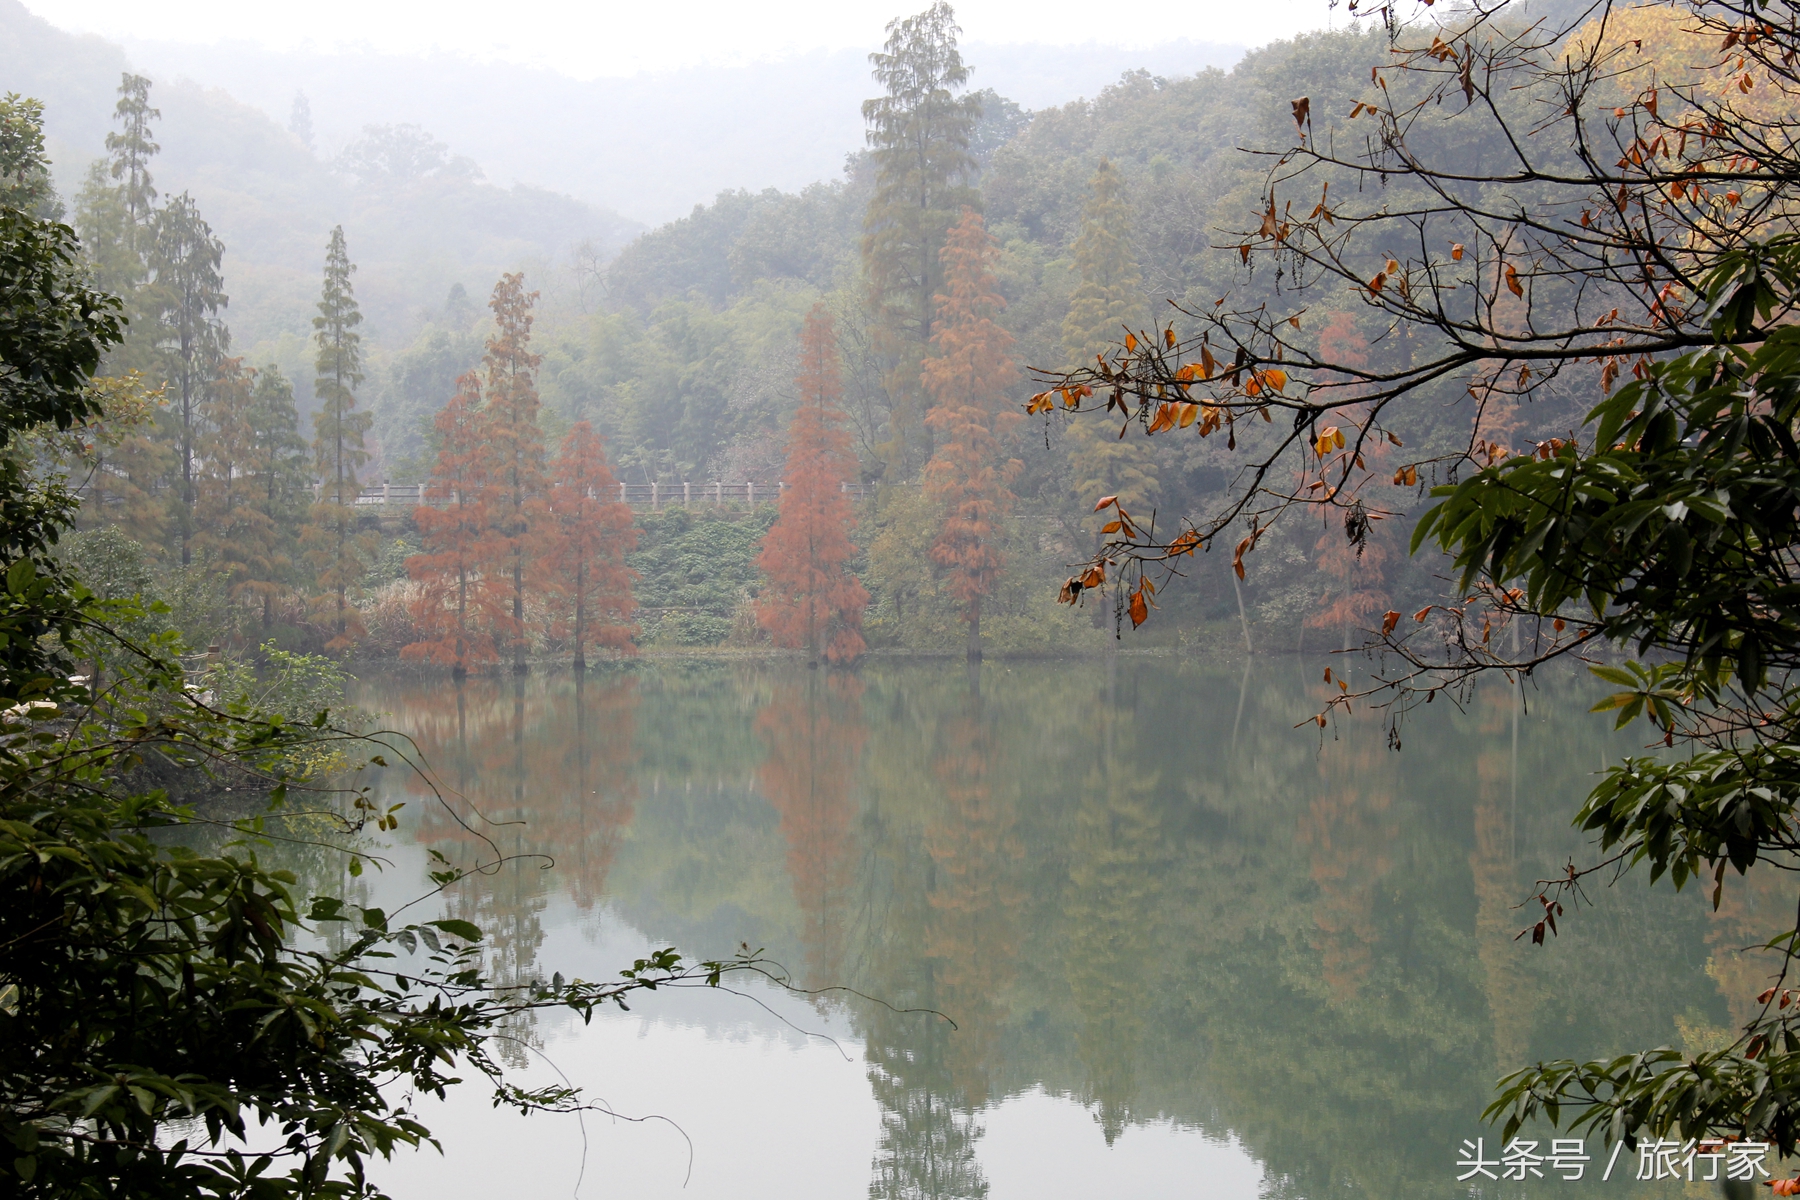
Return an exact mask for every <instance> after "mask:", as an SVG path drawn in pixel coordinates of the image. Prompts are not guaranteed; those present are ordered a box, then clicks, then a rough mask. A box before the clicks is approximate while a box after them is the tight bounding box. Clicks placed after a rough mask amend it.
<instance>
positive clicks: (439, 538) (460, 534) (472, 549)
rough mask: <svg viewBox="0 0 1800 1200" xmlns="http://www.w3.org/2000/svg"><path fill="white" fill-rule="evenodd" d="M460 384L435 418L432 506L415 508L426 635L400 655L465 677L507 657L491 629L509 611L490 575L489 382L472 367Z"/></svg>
mask: <svg viewBox="0 0 1800 1200" xmlns="http://www.w3.org/2000/svg"><path fill="white" fill-rule="evenodd" d="M456 383H457V386H456V395H455V396H454V397H452V398H451V400H450V403H448V404H446V405H444V407H443V408H442V409H441V410H440V411H439V412H438V415H437V419H436V421H435V422H434V423H435V425H436V427H437V433H438V439H439V444H438V456H437V462H436V463H435V464H434V465H433V466H432V469H431V480H430V482H429V483H427V484H426V486H425V495H424V500H425V503H424V504H421V505H420V506H419V507H418V508H416V509H414V510H413V520H414V521H416V522H417V523H418V526H419V536H420V539H421V540H422V541H423V542H424V545H425V553H423V554H415V555H413V556H412V557H411V558H409V559H407V560H406V570H407V573H408V574H409V575H411V576H412V577H413V578H414V579H416V580H417V581H419V583H420V584H422V585H423V586H422V588H421V590H420V592H419V595H418V596H417V597H416V598H415V599H414V601H413V608H412V612H413V620H414V622H415V623H416V624H417V625H418V627H419V632H420V633H421V634H424V635H425V636H424V637H423V638H422V639H421V640H419V641H417V642H414V643H413V644H412V645H410V646H407V647H406V648H405V649H403V650H402V651H401V652H400V653H401V656H402V657H404V658H412V659H422V660H425V661H428V662H437V663H445V664H447V665H449V667H450V668H451V670H452V671H453V672H454V673H455V674H456V675H457V676H459V677H460V676H462V675H466V674H467V673H468V670H469V668H470V667H473V666H480V665H482V664H484V663H491V662H494V661H496V660H497V659H498V658H499V655H498V653H497V652H496V650H495V648H494V638H493V634H492V632H491V631H492V629H493V626H494V621H495V618H496V617H499V618H501V619H504V616H503V612H502V610H501V609H500V606H499V605H500V602H501V597H500V596H498V595H497V594H496V592H497V589H496V588H495V586H494V580H493V579H492V578H491V577H490V576H487V575H484V574H483V572H482V567H483V564H484V562H485V560H486V559H487V557H488V548H487V538H488V485H489V477H488V449H487V444H486V442H485V441H484V440H483V434H484V426H485V422H484V421H483V420H482V418H481V381H480V379H479V378H478V377H477V376H476V375H475V373H474V372H473V371H471V372H469V373H468V374H466V375H464V376H463V377H462V378H461V379H459V380H457V381H456Z"/></svg>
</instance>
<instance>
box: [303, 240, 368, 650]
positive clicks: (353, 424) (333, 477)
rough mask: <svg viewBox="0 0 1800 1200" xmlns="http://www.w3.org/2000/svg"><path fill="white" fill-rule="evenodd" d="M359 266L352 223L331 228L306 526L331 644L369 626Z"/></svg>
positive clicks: (316, 330)
mask: <svg viewBox="0 0 1800 1200" xmlns="http://www.w3.org/2000/svg"><path fill="white" fill-rule="evenodd" d="M355 271H356V267H355V265H354V264H353V263H351V261H350V252H349V250H348V249H347V248H346V246H345V244H344V227H343V226H342V225H339V226H338V227H337V228H335V229H333V230H332V231H331V242H330V244H329V245H328V246H327V247H326V251H325V281H324V285H323V287H322V288H321V290H320V293H319V315H318V316H316V317H314V318H313V342H314V345H315V346H316V347H317V351H318V353H317V355H316V356H315V358H314V360H313V369H314V371H315V373H316V374H315V378H314V379H313V395H314V396H316V397H317V398H318V401H319V411H318V412H316V413H314V414H313V431H314V437H313V465H314V469H315V470H316V471H317V472H318V474H319V477H320V479H321V481H322V483H321V486H320V488H319V494H318V499H317V502H316V503H314V504H313V507H312V517H311V520H310V522H309V523H308V527H307V530H306V534H305V542H306V546H307V559H308V561H309V563H310V564H311V565H312V567H313V568H314V569H315V570H316V571H317V573H318V574H317V580H318V588H319V592H320V595H319V597H318V599H317V601H316V602H315V611H317V612H318V613H319V614H320V615H322V616H325V617H326V618H327V619H329V620H330V621H331V623H332V628H333V630H334V636H333V637H332V639H331V640H330V641H329V642H328V643H326V645H327V648H329V649H332V650H342V649H345V648H347V647H348V646H350V644H351V643H352V642H354V641H355V639H356V637H357V636H358V635H360V634H361V633H362V620H361V618H360V617H359V616H358V615H357V613H356V610H355V608H354V607H352V605H351V602H350V601H351V596H352V595H353V594H354V592H355V590H356V589H357V587H358V586H359V585H360V584H361V583H362V578H363V573H364V570H365V564H364V560H363V554H365V553H367V552H368V550H369V547H367V546H366V545H364V542H365V540H366V539H363V538H362V537H360V536H359V535H358V533H357V530H356V497H357V495H358V493H359V492H360V490H361V485H360V484H359V483H358V482H357V479H356V471H357V468H358V467H360V466H362V465H363V463H365V462H367V461H368V458H369V456H368V452H367V451H366V450H365V449H364V447H363V435H364V434H366V433H367V432H368V429H369V422H370V416H369V414H368V413H360V412H356V411H355V408H356V388H357V387H358V385H360V384H361V383H362V380H363V374H362V335H361V334H360V333H358V332H357V326H359V325H361V324H362V310H361V309H360V308H359V307H358V306H357V303H356V293H355V290H354V289H353V288H352V287H351V284H350V276H351V275H352V274H354V273H355Z"/></svg>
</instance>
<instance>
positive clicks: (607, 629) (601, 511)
mask: <svg viewBox="0 0 1800 1200" xmlns="http://www.w3.org/2000/svg"><path fill="white" fill-rule="evenodd" d="M554 478H555V484H554V487H553V488H552V489H551V493H550V514H549V516H550V520H549V529H548V535H549V536H548V542H549V545H548V548H547V549H548V553H547V554H546V556H545V562H546V566H547V568H548V570H549V575H550V586H551V591H552V594H553V596H554V597H555V598H556V600H557V601H558V607H559V609H560V610H561V612H560V613H559V617H560V620H561V623H564V624H565V625H566V628H567V630H568V634H569V639H570V641H571V643H572V644H573V648H574V651H575V666H576V667H578V668H580V667H585V666H587V646H588V643H589V642H592V643H594V644H595V645H597V646H603V647H606V648H607V649H609V650H614V651H617V652H618V653H620V654H630V653H633V652H634V650H635V647H633V645H632V642H631V638H632V635H633V634H635V633H636V632H637V626H635V625H633V624H632V623H631V615H632V612H633V611H634V610H635V609H636V608H637V602H636V601H635V600H634V599H633V598H632V595H631V585H632V582H633V581H634V580H635V579H636V578H637V572H636V571H633V570H632V569H631V568H630V567H628V566H626V565H625V556H626V555H627V554H629V553H630V552H631V551H632V550H633V549H634V548H636V546H637V523H636V521H635V520H634V519H633V517H632V515H631V509H630V507H629V506H627V505H626V504H625V503H623V502H622V501H621V500H620V499H619V496H618V489H619V481H618V480H617V479H615V478H614V477H613V473H612V468H611V467H609V466H607V463H606V448H605V447H604V446H603V445H602V444H601V442H600V435H599V434H597V433H595V432H594V427H593V426H592V425H590V424H588V423H587V422H586V421H577V422H576V423H575V427H574V428H573V429H571V430H569V436H568V437H566V438H564V439H563V444H562V450H561V451H560V452H559V453H558V454H557V456H556V463H555V465H554Z"/></svg>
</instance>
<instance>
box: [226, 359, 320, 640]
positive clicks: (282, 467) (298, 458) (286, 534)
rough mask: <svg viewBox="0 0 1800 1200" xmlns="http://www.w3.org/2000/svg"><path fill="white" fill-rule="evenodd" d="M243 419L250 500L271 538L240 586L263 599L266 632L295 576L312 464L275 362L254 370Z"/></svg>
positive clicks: (287, 388) (289, 389)
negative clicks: (251, 485)
mask: <svg viewBox="0 0 1800 1200" xmlns="http://www.w3.org/2000/svg"><path fill="white" fill-rule="evenodd" d="M246 420H247V421H248V422H249V426H250V437H251V439H252V442H253V450H252V455H251V477H252V479H253V481H254V483H255V497H254V499H253V500H252V503H253V504H255V506H256V507H257V509H258V511H260V512H261V513H262V514H263V517H264V518H265V520H266V524H267V529H268V531H269V533H268V536H269V543H268V548H267V552H266V555H267V556H266V560H265V564H264V566H263V567H261V568H259V569H258V570H255V571H250V572H247V573H246V575H245V580H244V584H243V589H244V590H245V591H246V592H249V593H251V594H253V595H255V596H257V597H259V598H260V599H261V600H262V627H263V630H264V631H265V632H267V631H268V630H269V629H270V628H271V627H272V626H273V625H274V623H275V601H276V600H277V599H278V598H279V597H280V596H281V594H282V593H283V591H285V590H286V589H287V588H288V587H289V586H290V584H291V582H292V579H293V574H294V565H295V549H296V544H297V542H298V539H299V534H300V522H301V520H302V517H303V515H304V497H305V496H306V495H307V491H308V486H307V485H308V483H309V481H310V476H311V470H310V468H311V465H312V464H311V462H310V461H309V459H310V456H309V455H308V454H307V446H306V439H305V438H303V437H301V436H300V414H299V412H298V411H297V410H296V409H295V407H294V385H293V384H292V383H291V382H289V380H288V378H287V377H286V376H285V375H283V374H282V373H281V368H280V367H278V366H276V365H275V364H274V363H270V364H268V365H267V366H265V367H263V368H262V369H261V370H260V371H258V372H257V373H256V387H255V389H254V390H253V391H252V392H251V395H250V410H249V413H248V414H247V416H246Z"/></svg>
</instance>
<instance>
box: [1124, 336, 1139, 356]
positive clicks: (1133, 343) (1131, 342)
mask: <svg viewBox="0 0 1800 1200" xmlns="http://www.w3.org/2000/svg"><path fill="white" fill-rule="evenodd" d="M1136 349H1137V334H1135V333H1128V334H1126V335H1125V353H1127V354H1130V353H1131V352H1132V351H1133V350H1136Z"/></svg>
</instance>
